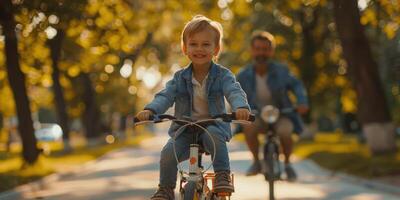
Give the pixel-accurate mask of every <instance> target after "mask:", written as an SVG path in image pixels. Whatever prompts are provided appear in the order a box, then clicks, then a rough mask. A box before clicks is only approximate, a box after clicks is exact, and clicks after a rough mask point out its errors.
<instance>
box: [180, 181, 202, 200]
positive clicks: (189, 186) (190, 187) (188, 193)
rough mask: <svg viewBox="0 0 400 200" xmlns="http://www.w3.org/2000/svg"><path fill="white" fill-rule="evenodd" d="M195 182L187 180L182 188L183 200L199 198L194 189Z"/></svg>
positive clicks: (197, 199) (196, 199)
mask: <svg viewBox="0 0 400 200" xmlns="http://www.w3.org/2000/svg"><path fill="white" fill-rule="evenodd" d="M196 187H197V182H194V181H189V182H188V183H186V185H185V187H184V188H183V191H184V194H183V200H200V195H199V193H198V192H197V191H196V190H197V189H196Z"/></svg>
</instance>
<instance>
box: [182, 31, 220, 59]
mask: <svg viewBox="0 0 400 200" xmlns="http://www.w3.org/2000/svg"><path fill="white" fill-rule="evenodd" d="M215 37H216V33H215V32H214V31H213V30H210V29H205V30H202V31H200V32H197V33H194V34H193V35H191V36H188V37H187V38H186V44H185V45H184V46H183V48H182V50H183V52H184V53H185V55H187V56H188V57H189V59H190V60H191V61H192V63H193V64H194V65H204V64H208V63H209V62H210V61H211V60H212V58H213V57H214V56H216V55H217V54H218V52H219V48H220V47H219V45H217V44H215Z"/></svg>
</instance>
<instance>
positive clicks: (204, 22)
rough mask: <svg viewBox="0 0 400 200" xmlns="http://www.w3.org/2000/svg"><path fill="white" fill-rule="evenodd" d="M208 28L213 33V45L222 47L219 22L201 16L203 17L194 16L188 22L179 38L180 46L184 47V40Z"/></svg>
mask: <svg viewBox="0 0 400 200" xmlns="http://www.w3.org/2000/svg"><path fill="white" fill-rule="evenodd" d="M206 28H209V29H211V30H213V31H214V32H215V44H216V46H219V47H221V46H222V37H223V33H222V25H221V24H220V23H219V22H216V21H212V20H211V19H209V18H207V17H205V16H203V15H196V16H194V17H193V19H192V20H190V21H189V22H188V23H187V24H186V25H185V27H184V28H183V31H182V36H181V45H182V47H183V46H184V45H186V40H187V38H188V37H190V36H192V35H193V34H195V33H198V32H200V31H202V30H205V29H206Z"/></svg>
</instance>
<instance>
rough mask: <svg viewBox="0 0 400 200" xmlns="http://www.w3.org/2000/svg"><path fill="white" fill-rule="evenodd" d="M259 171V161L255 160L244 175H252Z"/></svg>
mask: <svg viewBox="0 0 400 200" xmlns="http://www.w3.org/2000/svg"><path fill="white" fill-rule="evenodd" d="M260 172H261V164H260V161H255V162H253V164H252V165H251V166H250V168H249V169H248V170H247V172H246V176H254V175H257V174H258V173H260Z"/></svg>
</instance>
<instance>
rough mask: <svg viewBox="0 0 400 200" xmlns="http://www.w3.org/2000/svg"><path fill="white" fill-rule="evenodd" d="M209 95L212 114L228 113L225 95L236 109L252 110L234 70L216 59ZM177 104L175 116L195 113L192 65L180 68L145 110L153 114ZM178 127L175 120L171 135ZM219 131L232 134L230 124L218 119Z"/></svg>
mask: <svg viewBox="0 0 400 200" xmlns="http://www.w3.org/2000/svg"><path fill="white" fill-rule="evenodd" d="M206 95H207V96H208V111H209V114H210V116H214V115H217V114H222V113H226V108H225V101H224V96H225V98H226V99H227V101H228V102H229V104H230V105H231V107H232V110H233V111H235V110H236V109H237V108H247V109H250V107H249V105H248V103H247V98H246V93H245V92H244V91H243V90H242V88H241V87H240V84H239V82H237V81H236V79H235V76H234V75H233V73H232V72H231V71H230V70H229V69H227V68H225V67H223V66H221V65H219V64H216V63H214V62H212V63H211V68H210V71H209V74H208V78H207V85H206ZM174 103H175V117H177V118H181V117H182V116H189V117H190V116H192V107H193V106H196V105H193V85H192V65H191V64H190V65H189V66H188V67H186V68H184V69H182V70H179V71H177V72H176V73H175V74H174V77H173V79H172V80H170V81H168V82H167V84H166V86H165V88H164V89H163V90H161V91H160V92H159V93H157V94H156V95H155V97H154V99H153V101H152V102H151V103H149V104H148V105H146V106H145V108H144V109H147V110H151V111H153V112H154V113H157V114H161V113H164V112H165V111H166V110H167V109H168V108H169V107H171V106H172V105H173V104H174ZM178 128H179V125H178V124H176V123H172V125H171V127H170V129H169V131H168V133H169V135H170V136H172V135H173V134H174V133H175V131H176V130H177V129H178ZM217 128H218V129H219V133H217V134H220V135H221V136H222V137H223V138H224V139H226V140H229V139H230V138H231V137H232V133H231V129H230V125H229V123H225V122H217Z"/></svg>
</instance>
